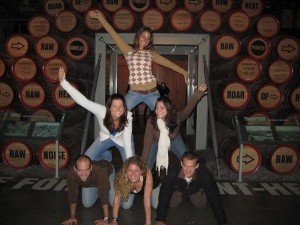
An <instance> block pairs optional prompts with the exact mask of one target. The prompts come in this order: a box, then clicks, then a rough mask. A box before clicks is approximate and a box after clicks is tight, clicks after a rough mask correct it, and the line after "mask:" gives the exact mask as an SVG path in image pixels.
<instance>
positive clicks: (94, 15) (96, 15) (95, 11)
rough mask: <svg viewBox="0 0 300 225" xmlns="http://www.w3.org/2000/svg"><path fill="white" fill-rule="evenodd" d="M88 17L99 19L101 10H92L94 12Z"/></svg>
mask: <svg viewBox="0 0 300 225" xmlns="http://www.w3.org/2000/svg"><path fill="white" fill-rule="evenodd" d="M88 15H89V17H91V18H94V19H97V18H98V16H99V15H100V12H99V10H92V11H90V12H89V14H88Z"/></svg>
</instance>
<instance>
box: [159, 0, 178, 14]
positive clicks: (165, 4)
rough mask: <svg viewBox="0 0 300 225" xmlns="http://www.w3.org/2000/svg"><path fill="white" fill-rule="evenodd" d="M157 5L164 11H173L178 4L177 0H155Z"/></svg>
mask: <svg viewBox="0 0 300 225" xmlns="http://www.w3.org/2000/svg"><path fill="white" fill-rule="evenodd" d="M155 5H156V7H157V8H159V9H160V10H161V11H163V12H171V11H172V10H173V9H175V7H176V6H177V0H165V1H161V0H155Z"/></svg>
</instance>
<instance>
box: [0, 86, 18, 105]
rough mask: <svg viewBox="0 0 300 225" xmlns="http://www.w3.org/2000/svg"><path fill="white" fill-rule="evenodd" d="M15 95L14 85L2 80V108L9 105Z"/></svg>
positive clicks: (0, 97) (0, 90)
mask: <svg viewBox="0 0 300 225" xmlns="http://www.w3.org/2000/svg"><path fill="white" fill-rule="evenodd" d="M14 98H15V95H14V91H13V89H12V87H11V86H10V85H9V84H7V83H4V82H0V108H6V107H8V106H9V105H10V104H11V103H12V102H13V100H14Z"/></svg>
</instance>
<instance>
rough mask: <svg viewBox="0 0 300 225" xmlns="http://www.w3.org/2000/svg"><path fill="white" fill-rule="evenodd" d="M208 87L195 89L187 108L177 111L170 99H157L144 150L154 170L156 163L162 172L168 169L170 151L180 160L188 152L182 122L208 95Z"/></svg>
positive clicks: (143, 154) (146, 158)
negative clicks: (181, 134)
mask: <svg viewBox="0 0 300 225" xmlns="http://www.w3.org/2000/svg"><path fill="white" fill-rule="evenodd" d="M206 90H207V86H206V85H205V84H201V85H200V86H199V87H198V88H196V89H195V91H194V95H193V97H192V98H191V99H190V101H189V102H188V104H187V105H186V106H185V108H184V109H183V110H181V111H179V112H177V111H176V109H175V107H174V104H173V103H172V101H171V100H170V99H169V98H168V97H164V96H162V97H160V98H158V99H157V102H156V105H155V110H154V112H153V113H152V115H151V117H150V118H149V119H148V120H147V125H146V130H145V136H144V149H143V152H142V159H143V160H144V162H146V163H147V164H148V167H149V168H152V167H153V165H154V163H155V161H156V167H157V169H158V170H159V171H160V170H161V169H162V168H165V169H166V170H167V169H168V165H169V158H168V151H170V150H171V151H172V152H173V153H174V154H175V155H176V156H177V157H178V159H180V158H181V157H182V155H183V153H184V152H185V151H186V147H185V144H184V142H183V140H182V138H181V136H180V134H179V128H180V124H181V122H183V121H184V120H186V119H187V118H188V116H189V115H190V114H191V112H192V111H193V110H194V108H195V106H196V105H197V103H198V101H199V100H200V99H201V98H202V97H203V96H204V95H205V94H206Z"/></svg>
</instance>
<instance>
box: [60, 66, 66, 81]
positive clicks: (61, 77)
mask: <svg viewBox="0 0 300 225" xmlns="http://www.w3.org/2000/svg"><path fill="white" fill-rule="evenodd" d="M58 78H59V82H60V83H62V82H63V81H64V80H65V79H66V72H65V70H64V68H63V67H60V68H59V70H58Z"/></svg>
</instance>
